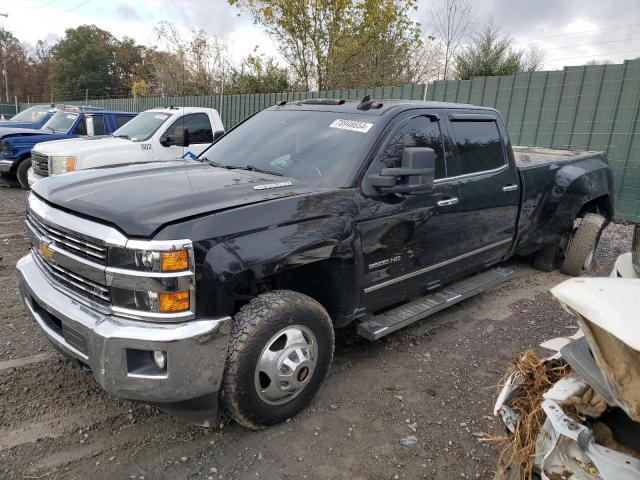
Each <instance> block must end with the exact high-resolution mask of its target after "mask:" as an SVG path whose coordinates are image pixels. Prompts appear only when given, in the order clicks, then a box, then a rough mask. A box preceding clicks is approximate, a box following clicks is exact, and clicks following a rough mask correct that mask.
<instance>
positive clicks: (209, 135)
mask: <svg viewBox="0 0 640 480" xmlns="http://www.w3.org/2000/svg"><path fill="white" fill-rule="evenodd" d="M177 127H184V128H186V129H188V130H189V143H211V142H213V131H212V130H211V122H210V121H209V116H208V115H207V114H205V113H196V114H194V115H185V116H184V117H182V118H179V119H178V120H176V121H175V122H174V123H173V125H171V126H170V127H169V128H168V129H167V136H168V137H169V141H171V140H172V137H173V136H174V135H175V129H176V128H177Z"/></svg>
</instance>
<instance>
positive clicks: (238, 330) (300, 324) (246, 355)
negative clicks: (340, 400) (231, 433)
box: [221, 290, 334, 429]
mask: <svg viewBox="0 0 640 480" xmlns="http://www.w3.org/2000/svg"><path fill="white" fill-rule="evenodd" d="M333 347H334V333H333V325H332V322H331V318H330V317H329V314H328V313H327V311H326V310H325V309H324V308H323V307H322V305H320V304H319V303H318V302H316V301H315V300H313V299H312V298H310V297H308V296H306V295H303V294H301V293H297V292H293V291H289V290H276V291H273V292H268V293H263V294H262V295H259V296H257V297H256V298H254V299H252V300H251V301H250V302H249V303H248V304H247V305H245V306H244V307H242V308H241V309H240V311H239V312H238V314H237V315H236V316H235V318H234V319H233V323H232V326H231V337H230V344H229V351H228V353H227V362H226V365H225V373H224V379H223V381H222V388H221V399H222V403H223V404H224V406H225V409H226V411H227V413H228V414H229V415H230V416H231V418H233V419H234V420H235V421H236V422H238V423H239V424H241V425H243V426H245V427H247V428H251V429H259V428H263V427H265V426H268V425H273V424H275V423H279V422H282V421H284V420H286V419H287V418H290V417H292V416H294V415H295V414H296V413H298V412H299V411H300V410H302V409H303V408H304V407H306V406H307V405H308V404H309V402H310V401H311V399H312V398H313V396H314V395H315V393H316V392H317V391H318V389H319V388H320V385H321V384H322V382H323V380H324V378H325V377H326V375H327V373H328V371H329V366H330V365H331V360H332V357H333Z"/></svg>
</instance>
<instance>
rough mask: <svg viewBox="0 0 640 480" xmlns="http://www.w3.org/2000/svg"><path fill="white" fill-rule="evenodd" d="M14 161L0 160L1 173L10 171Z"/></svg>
mask: <svg viewBox="0 0 640 480" xmlns="http://www.w3.org/2000/svg"><path fill="white" fill-rule="evenodd" d="M14 163H15V162H14V161H13V160H0V173H7V172H10V171H11V169H12V168H13V164H14Z"/></svg>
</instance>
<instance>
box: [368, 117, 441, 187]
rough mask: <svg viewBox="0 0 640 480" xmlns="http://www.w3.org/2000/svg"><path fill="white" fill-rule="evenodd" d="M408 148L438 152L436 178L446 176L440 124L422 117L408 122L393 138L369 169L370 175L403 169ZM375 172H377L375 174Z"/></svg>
mask: <svg viewBox="0 0 640 480" xmlns="http://www.w3.org/2000/svg"><path fill="white" fill-rule="evenodd" d="M407 147H429V148H433V150H434V151H435V152H436V155H437V158H436V171H435V178H443V177H444V176H445V166H444V165H445V163H444V162H445V161H444V148H443V147H442V135H441V133H440V124H439V122H432V121H431V118H429V117H425V116H421V117H415V118H412V119H411V120H408V121H406V122H405V123H404V124H403V125H402V126H401V127H400V128H399V129H398V130H397V131H396V132H395V133H394V134H393V136H392V137H391V140H389V143H387V144H386V146H385V147H384V150H383V151H382V153H381V154H380V155H378V157H377V158H376V160H375V161H374V163H373V164H372V165H371V167H370V169H369V173H376V172H377V171H379V170H381V169H382V168H399V167H402V152H403V151H404V149H405V148H407ZM374 170H375V172H374Z"/></svg>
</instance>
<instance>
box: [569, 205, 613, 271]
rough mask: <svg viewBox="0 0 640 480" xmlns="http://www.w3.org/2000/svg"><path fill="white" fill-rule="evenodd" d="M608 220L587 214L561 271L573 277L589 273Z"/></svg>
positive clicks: (571, 243)
mask: <svg viewBox="0 0 640 480" xmlns="http://www.w3.org/2000/svg"><path fill="white" fill-rule="evenodd" d="M605 223H606V219H605V218H604V217H603V216H602V215H598V214H596V213H587V214H586V215H585V216H584V217H583V218H582V220H581V221H580V225H578V228H576V229H575V230H574V231H573V233H572V234H571V237H570V238H569V243H568V244H567V248H566V250H565V253H564V261H563V262H562V266H561V267H560V271H561V272H562V273H565V274H567V275H571V276H573V277H577V276H579V275H580V274H581V273H583V272H588V271H589V270H591V267H592V266H593V257H594V255H595V251H596V248H597V247H598V241H599V240H600V235H601V234H602V230H603V228H604V226H605Z"/></svg>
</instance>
